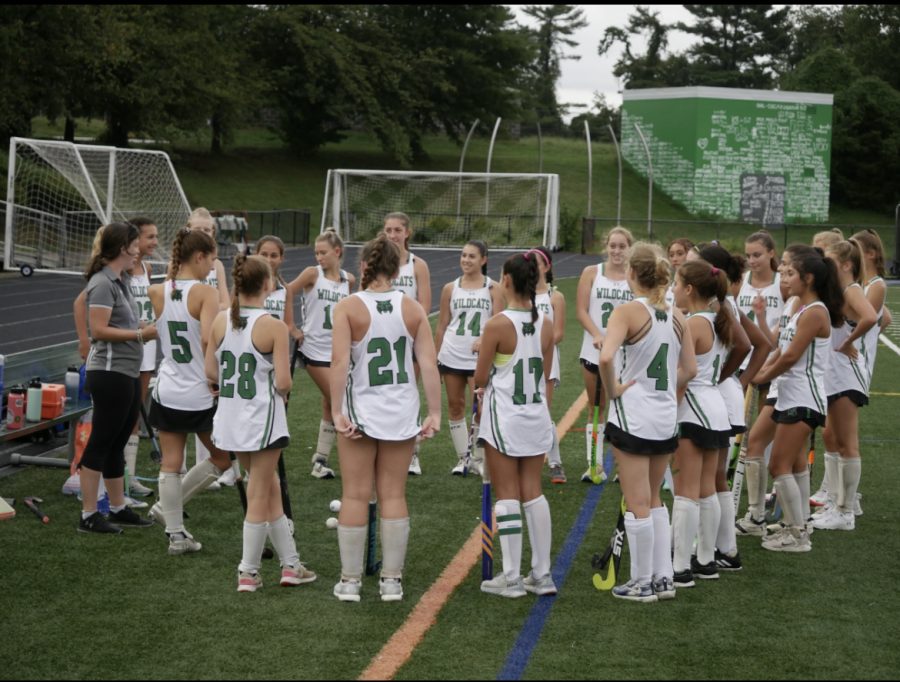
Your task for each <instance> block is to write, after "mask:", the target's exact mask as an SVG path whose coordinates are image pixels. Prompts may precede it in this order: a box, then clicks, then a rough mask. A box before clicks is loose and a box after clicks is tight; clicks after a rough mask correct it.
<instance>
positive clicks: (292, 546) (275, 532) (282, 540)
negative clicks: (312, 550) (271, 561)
mask: <svg viewBox="0 0 900 682" xmlns="http://www.w3.org/2000/svg"><path fill="white" fill-rule="evenodd" d="M268 525H269V528H268V531H269V540H271V541H272V547H274V548H275V553H276V554H277V555H278V559H279V561H281V565H282V566H296V564H297V562H298V561H300V557H299V556H298V555H297V542H296V541H295V540H294V534H293V533H292V532H291V523H290V521H289V520H288V517H287V516H286V515H284V514H282V515H281V516H280V517H279V518H278V519H277V520H275V521H272V522H270V523H269V524H268ZM260 551H262V550H260Z"/></svg>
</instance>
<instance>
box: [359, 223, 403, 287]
mask: <svg viewBox="0 0 900 682" xmlns="http://www.w3.org/2000/svg"><path fill="white" fill-rule="evenodd" d="M359 260H360V269H361V270H362V271H363V272H362V281H361V282H360V291H365V290H366V289H368V288H369V286H370V285H371V284H372V282H374V281H375V280H376V279H377V278H378V276H379V275H384V276H385V277H387V278H388V279H393V278H395V277H396V276H397V273H398V272H399V270H400V247H398V246H397V245H396V244H394V242H392V241H391V240H390V239H388V238H387V236H386V235H385V234H384V232H379V233H378V235H376V236H375V238H374V239H372V240H371V241H369V242H367V243H366V245H365V246H363V248H362V252H361V253H360V255H359Z"/></svg>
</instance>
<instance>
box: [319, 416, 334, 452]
mask: <svg viewBox="0 0 900 682" xmlns="http://www.w3.org/2000/svg"><path fill="white" fill-rule="evenodd" d="M334 439H335V435H334V423H332V422H328V421H325V420H324V419H322V420H320V421H319V439H318V441H317V442H316V455H318V458H319V459H322V458H323V457H324V458H325V461H326V462H328V458H329V457H330V456H331V448H332V447H333V446H334Z"/></svg>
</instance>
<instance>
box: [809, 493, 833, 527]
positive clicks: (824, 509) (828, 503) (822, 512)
mask: <svg viewBox="0 0 900 682" xmlns="http://www.w3.org/2000/svg"><path fill="white" fill-rule="evenodd" d="M836 507H837V504H835V501H834V500H832V499H831V498H828V499H827V500H825V504H823V505H822V506H821V507H819V508H818V509H817V510H816V511H815V512H814V513H813V515H812V519H813V521H815V520H816V519H819V518H822V517H825V516H828V515H829V514H831V512H832V511H834V509H835V508H836Z"/></svg>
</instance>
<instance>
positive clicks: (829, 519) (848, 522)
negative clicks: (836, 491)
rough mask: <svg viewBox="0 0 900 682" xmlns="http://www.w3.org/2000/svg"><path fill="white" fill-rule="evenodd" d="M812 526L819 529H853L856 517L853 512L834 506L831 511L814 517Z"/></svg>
mask: <svg viewBox="0 0 900 682" xmlns="http://www.w3.org/2000/svg"><path fill="white" fill-rule="evenodd" d="M813 527H814V528H818V529H819V530H853V529H854V528H855V527H856V517H855V516H854V515H853V512H842V511H841V510H839V509H837V508H834V509H832V510H831V513H829V514H826V515H824V516H820V517H819V518H817V519H815V520H814V521H813Z"/></svg>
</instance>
